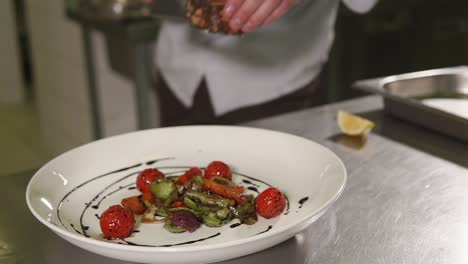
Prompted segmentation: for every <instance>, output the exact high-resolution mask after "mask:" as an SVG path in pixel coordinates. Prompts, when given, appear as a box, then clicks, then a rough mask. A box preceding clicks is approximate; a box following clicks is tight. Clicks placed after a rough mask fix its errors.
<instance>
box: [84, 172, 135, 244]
mask: <svg viewBox="0 0 468 264" xmlns="http://www.w3.org/2000/svg"><path fill="white" fill-rule="evenodd" d="M137 174H138V172H133V173H130V174H127V175H125V176H124V177H121V178H120V179H118V180H117V181H115V182H113V183H111V184H109V185H107V186H106V187H105V188H104V189H103V190H102V191H100V192H98V194H96V196H94V198H93V199H91V201H90V202H89V203H86V206H85V208H84V209H83V211H82V212H81V215H80V226H81V229H82V230H83V235H84V236H85V237H89V235H88V234H87V233H86V230H85V229H84V227H85V226H84V225H83V216H84V214H85V213H86V211H87V210H88V208H89V207H90V206H91V204H92V203H93V202H95V201H96V200H97V199H98V198H99V196H101V195H102V194H103V193H104V192H105V191H107V190H108V189H109V188H111V187H112V186H114V185H115V184H117V183H119V182H121V181H123V180H125V179H127V178H129V177H132V176H134V175H137Z"/></svg>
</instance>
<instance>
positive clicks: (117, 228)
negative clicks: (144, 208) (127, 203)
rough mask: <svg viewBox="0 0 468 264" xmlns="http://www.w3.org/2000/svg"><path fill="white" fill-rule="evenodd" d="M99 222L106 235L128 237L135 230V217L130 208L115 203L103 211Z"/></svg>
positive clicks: (108, 236)
mask: <svg viewBox="0 0 468 264" xmlns="http://www.w3.org/2000/svg"><path fill="white" fill-rule="evenodd" d="M99 224H100V226H101V230H102V233H103V234H104V236H105V237H107V238H126V237H129V236H130V235H131V234H132V232H133V228H134V227H135V217H134V216H133V213H132V211H130V210H129V209H127V208H123V207H122V206H120V205H113V206H111V207H109V208H108V209H107V210H106V211H104V213H102V215H101V218H100V220H99Z"/></svg>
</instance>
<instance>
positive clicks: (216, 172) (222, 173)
mask: <svg viewBox="0 0 468 264" xmlns="http://www.w3.org/2000/svg"><path fill="white" fill-rule="evenodd" d="M215 176H217V177H223V178H226V179H228V180H230V181H231V180H232V171H231V168H229V166H228V165H227V164H226V163H224V162H222V161H213V162H211V163H210V164H208V167H206V169H205V178H206V179H211V178H213V177H215Z"/></svg>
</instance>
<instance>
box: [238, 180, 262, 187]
mask: <svg viewBox="0 0 468 264" xmlns="http://www.w3.org/2000/svg"><path fill="white" fill-rule="evenodd" d="M242 182H243V183H246V184H250V185H252V186H254V187H260V185H258V184H255V183H253V182H251V181H249V180H242Z"/></svg>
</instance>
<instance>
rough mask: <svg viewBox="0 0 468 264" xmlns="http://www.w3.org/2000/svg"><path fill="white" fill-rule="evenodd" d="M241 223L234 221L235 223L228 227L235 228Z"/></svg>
mask: <svg viewBox="0 0 468 264" xmlns="http://www.w3.org/2000/svg"><path fill="white" fill-rule="evenodd" d="M241 225H242V223H235V224H232V225H230V226H229V227H230V228H236V227H238V226H241Z"/></svg>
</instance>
